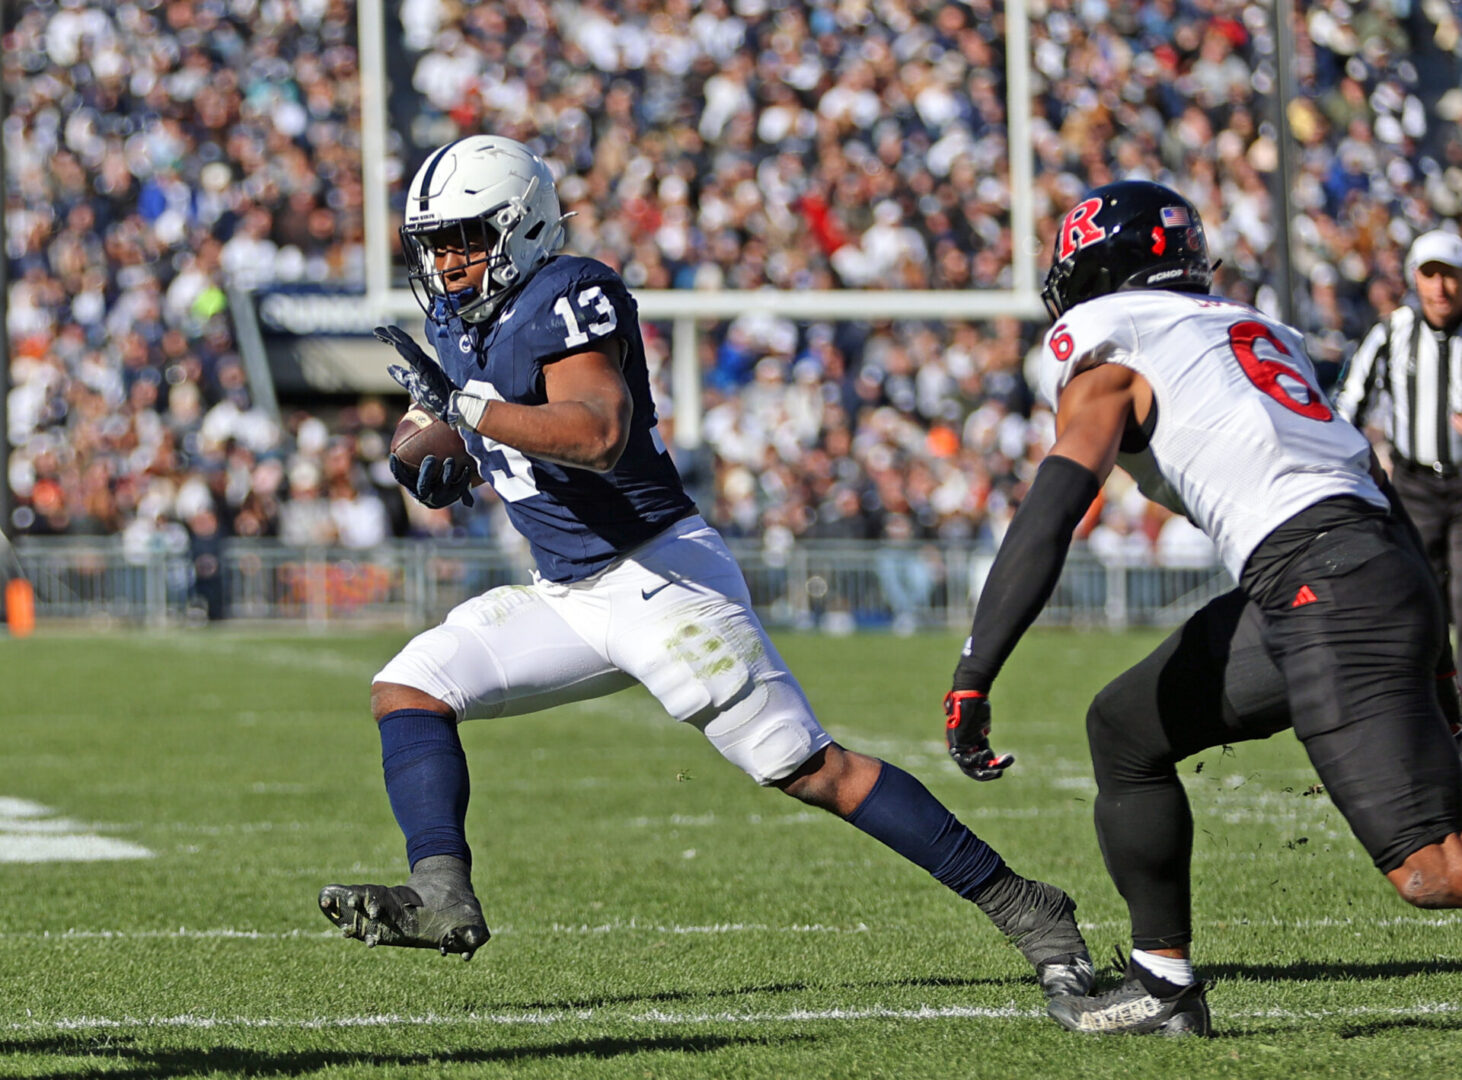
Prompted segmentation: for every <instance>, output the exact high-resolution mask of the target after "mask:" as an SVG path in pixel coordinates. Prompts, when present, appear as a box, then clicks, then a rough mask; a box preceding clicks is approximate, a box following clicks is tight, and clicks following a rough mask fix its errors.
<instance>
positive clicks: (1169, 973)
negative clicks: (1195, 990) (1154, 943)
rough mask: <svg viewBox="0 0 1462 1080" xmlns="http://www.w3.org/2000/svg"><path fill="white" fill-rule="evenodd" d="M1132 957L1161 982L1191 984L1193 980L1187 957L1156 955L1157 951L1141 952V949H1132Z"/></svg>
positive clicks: (1176, 984)
mask: <svg viewBox="0 0 1462 1080" xmlns="http://www.w3.org/2000/svg"><path fill="white" fill-rule="evenodd" d="M1132 959H1133V961H1134V962H1136V963H1138V964H1141V965H1142V966H1143V967H1144V968H1146V969H1147V970H1148V971H1150V972H1152V973H1153V974H1154V975H1156V976H1157V977H1158V978H1159V979H1161V980H1162V981H1163V982H1166V983H1172V984H1173V985H1174V986H1192V985H1193V983H1194V981H1195V980H1194V978H1193V964H1192V963H1191V962H1190V961H1188V960H1187V959H1179V958H1176V957H1172V956H1158V955H1157V953H1150V952H1143V951H1142V950H1141V949H1133V950H1132Z"/></svg>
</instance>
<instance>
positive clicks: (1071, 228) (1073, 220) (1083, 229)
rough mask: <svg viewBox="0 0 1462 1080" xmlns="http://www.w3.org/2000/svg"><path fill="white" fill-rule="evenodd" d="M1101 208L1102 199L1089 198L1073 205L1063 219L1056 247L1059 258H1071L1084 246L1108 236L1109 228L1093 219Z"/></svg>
mask: <svg viewBox="0 0 1462 1080" xmlns="http://www.w3.org/2000/svg"><path fill="white" fill-rule="evenodd" d="M1101 208H1102V201H1101V199H1087V200H1086V201H1085V202H1081V203H1078V204H1077V205H1075V206H1073V207H1072V208H1071V209H1070V210H1069V211H1068V212H1067V214H1066V216H1065V217H1064V218H1062V219H1061V232H1060V236H1059V240H1058V242H1057V249H1056V252H1057V253H1056V257H1057V258H1058V259H1069V258H1071V256H1073V255H1075V254H1076V253H1077V252H1078V251H1080V250H1081V249H1082V248H1085V247H1090V246H1091V245H1092V244H1095V243H1097V242H1098V241H1101V240H1105V239H1106V238H1107V230H1106V229H1103V228H1102V227H1101V226H1099V225H1097V224H1096V223H1095V222H1093V221H1092V220H1091V219H1092V218H1094V217H1096V215H1097V211H1099V210H1100V209H1101Z"/></svg>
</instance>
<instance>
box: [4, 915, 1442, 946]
mask: <svg viewBox="0 0 1462 1080" xmlns="http://www.w3.org/2000/svg"><path fill="white" fill-rule="evenodd" d="M1080 925H1081V928H1082V929H1083V930H1123V929H1126V927H1127V922H1126V921H1125V920H1122V919H1100V920H1093V921H1090V922H1088V921H1086V920H1082V921H1081V924H1080ZM1195 925H1196V926H1197V927H1198V928H1199V929H1223V930H1229V931H1232V930H1241V929H1244V928H1246V927H1247V928H1250V929H1254V930H1314V929H1324V928H1327V927H1354V928H1356V929H1357V930H1366V931H1370V930H1374V929H1377V928H1380V927H1388V926H1423V927H1455V926H1462V913H1449V914H1445V915H1396V916H1391V917H1389V918H1383V919H1378V918H1344V919H1337V918H1319V919H1280V918H1272V917H1271V918H1267V919H1265V918H1260V919H1227V920H1220V921H1213V922H1200V923H1196V924H1195ZM907 929H908V927H906V926H899V927H882V928H880V927H876V926H869V925H868V924H867V923H862V922H860V923H855V924H853V925H852V926H830V925H827V924H826V923H791V924H789V925H785V926H773V925H771V924H770V923H740V922H724V923H703V924H695V923H690V924H681V923H670V924H666V923H657V922H641V921H640V920H639V919H636V918H630V919H615V920H613V921H610V922H604V923H587V922H585V923H550V924H549V925H547V926H524V927H517V926H511V925H507V926H499V927H494V928H493V936H495V937H509V936H525V937H535V936H551V935H557V934H566V935H585V936H588V935H601V934H603V935H607V934H624V933H631V934H636V933H637V934H670V935H675V936H690V935H718V934H877V933H880V932H882V933H899V932H902V931H904V930H907ZM339 936H340V932H339V931H338V930H330V929H323V930H246V929H241V928H238V927H229V926H221V927H211V928H207V929H198V928H193V927H187V926H180V927H178V928H176V929H168V930H76V929H71V930H59V931H55V932H52V931H46V930H22V931H9V932H7V931H0V942H5V941H56V942H61V941H72V940H83V941H95V940H100V941H126V940H157V939H162V940H183V939H192V938H222V939H236V940H240V941H287V940H311V939H318V940H322V941H325V940H334V939H335V938H338V937H339Z"/></svg>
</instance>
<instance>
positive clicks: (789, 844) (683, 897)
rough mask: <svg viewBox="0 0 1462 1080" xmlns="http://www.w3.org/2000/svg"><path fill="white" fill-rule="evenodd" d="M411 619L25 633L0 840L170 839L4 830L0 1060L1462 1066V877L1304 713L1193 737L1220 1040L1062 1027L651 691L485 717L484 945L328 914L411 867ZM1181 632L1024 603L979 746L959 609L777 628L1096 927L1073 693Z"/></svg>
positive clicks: (1328, 1068) (1086, 780)
mask: <svg viewBox="0 0 1462 1080" xmlns="http://www.w3.org/2000/svg"><path fill="white" fill-rule="evenodd" d="M402 640H404V639H403V636H402V635H399V634H398V635H394V636H379V635H378V636H337V637H304V636H298V637H289V636H260V635H248V634H242V633H236V632H227V631H225V632H215V631H212V630H209V631H206V632H201V631H200V632H191V633H187V634H172V635H158V636H152V635H146V634H142V633H135V632H134V633H129V634H125V635H124V634H120V633H119V634H116V635H113V636H106V637H91V636H78V635H70V634H63V635H54V636H46V635H42V636H39V637H37V638H33V639H30V640H26V641H7V640H0V680H3V686H4V687H5V693H4V696H3V704H0V729H3V732H4V762H5V764H4V769H3V773H0V776H3V782H0V852H3V853H9V854H8V855H6V856H5V857H6V858H9V859H12V860H13V859H17V858H20V857H23V856H26V857H37V852H40V853H41V854H43V855H44V854H45V853H46V852H57V851H59V852H63V853H70V854H87V853H88V852H91V853H97V850H98V849H99V847H100V846H102V845H107V844H111V845H114V846H118V845H130V846H131V847H130V848H125V847H124V848H122V849H121V850H122V852H123V853H125V852H126V851H128V850H131V851H132V853H133V854H137V852H136V849H137V848H144V849H146V851H147V852H150V853H151V856H150V857H138V858H129V859H117V860H108V861H46V862H19V861H8V862H7V863H6V864H5V865H4V866H3V867H0V987H3V991H0V1076H4V1077H81V1076H98V1075H106V1076H113V1075H114V1076H119V1077H172V1076H211V1077H236V1076H242V1077H256V1076H267V1077H275V1076H280V1077H296V1076H330V1077H393V1076H395V1077H404V1076H411V1077H453V1078H455V1077H467V1076H474V1077H476V1076H514V1077H575V1078H578V1077H601V1076H602V1077H611V1076H612V1077H634V1078H641V1077H687V1078H698V1077H768V1078H771V1077H797V1078H816V1077H890V1078H906V1077H941V1078H943V1077H1036V1076H1050V1077H1063V1078H1072V1080H1097V1078H1104V1077H1121V1078H1124V1080H1126V1078H1129V1077H1168V1076H1183V1077H1195V1078H1205V1077H1230V1076H1236V1077H1268V1076H1286V1077H1289V1076H1305V1077H1308V1076H1343V1077H1347V1078H1359V1077H1381V1076H1388V1077H1406V1078H1408V1080H1418V1078H1423V1077H1425V1078H1427V1080H1434V1078H1442V1080H1445V1078H1447V1077H1459V1076H1462V1049H1459V1047H1462V1040H1459V1037H1458V1032H1459V1029H1462V916H1459V915H1454V914H1450V913H1430V912H1420V911H1415V910H1413V909H1410V908H1408V907H1406V906H1405V905H1404V904H1402V903H1401V902H1400V901H1399V900H1397V899H1396V898H1395V897H1394V895H1393V894H1392V893H1391V891H1390V888H1389V886H1387V885H1386V884H1385V882H1384V881H1383V880H1382V879H1381V877H1380V876H1379V875H1378V874H1376V873H1375V872H1374V870H1372V869H1371V867H1370V864H1369V861H1368V860H1367V859H1366V857H1365V855H1364V853H1363V852H1362V851H1361V850H1360V848H1359V846H1358V845H1357V844H1356V843H1355V841H1354V840H1353V839H1352V838H1351V837H1350V835H1349V833H1348V832H1347V831H1346V829H1345V826H1344V823H1343V822H1342V821H1341V820H1340V818H1339V815H1338V814H1337V813H1336V812H1335V810H1334V809H1333V807H1332V806H1331V805H1330V803H1329V801H1328V800H1327V799H1326V798H1325V796H1324V795H1323V794H1310V793H1308V792H1307V789H1308V788H1309V787H1310V785H1311V784H1312V783H1313V781H1314V777H1313V775H1312V774H1311V772H1310V770H1309V768H1308V766H1307V764H1306V762H1305V759H1304V756H1303V754H1302V752H1301V751H1300V750H1299V748H1298V746H1297V745H1296V744H1295V743H1294V741H1293V739H1292V738H1291V737H1290V736H1288V735H1281V736H1279V737H1277V738H1275V739H1273V740H1270V741H1269V742H1266V743H1256V744H1250V745H1247V746H1241V747H1238V748H1237V749H1236V750H1235V751H1233V752H1221V751H1213V752H1211V753H1209V754H1207V755H1204V756H1203V757H1202V758H1200V759H1196V760H1194V761H1192V762H1189V763H1187V764H1186V765H1185V766H1184V776H1185V780H1186V782H1187V784H1188V790H1189V792H1190V794H1191V796H1192V799H1193V803H1194V811H1195V815H1196V817H1197V822H1198V845H1197V852H1196V856H1195V880H1196V898H1195V905H1196V910H1195V915H1196V919H1197V923H1198V941H1197V948H1198V951H1199V960H1200V967H1201V969H1202V970H1203V971H1204V972H1205V973H1206V974H1207V975H1208V976H1209V977H1211V978H1212V979H1213V981H1214V985H1213V989H1212V991H1211V994H1210V1002H1211V1004H1212V1007H1213V1011H1214V1019H1215V1025H1216V1027H1217V1028H1218V1033H1219V1037H1218V1038H1215V1039H1212V1040H1203V1041H1198V1040H1188V1041H1177V1042H1169V1041H1162V1040H1158V1039H1150V1038H1149V1039H1142V1038H1125V1039H1123V1038H1106V1039H1092V1038H1082V1037H1078V1036H1073V1035H1070V1034H1067V1033H1065V1032H1063V1031H1061V1030H1059V1029H1058V1028H1057V1027H1056V1026H1055V1025H1054V1024H1052V1023H1051V1022H1050V1021H1048V1020H1047V1019H1045V1018H1044V1015H1043V1013H1042V1011H1041V1001H1040V998H1039V993H1038V991H1037V990H1036V987H1035V985H1034V982H1033V980H1032V979H1031V978H1030V972H1029V971H1028V969H1027V968H1026V967H1025V965H1024V962H1023V961H1022V960H1021V959H1020V957H1019V955H1018V954H1017V953H1016V952H1015V951H1014V950H1012V949H1010V948H1009V947H1008V946H1006V945H1004V944H1003V942H1002V941H1001V940H1000V939H999V938H998V936H997V934H996V933H995V931H994V930H993V929H992V928H991V927H990V926H989V924H988V923H986V922H985V921H984V919H983V918H982V917H981V916H980V915H979V913H978V912H977V911H976V910H974V908H973V907H971V906H969V905H967V904H965V903H963V902H962V901H960V900H958V899H957V898H956V897H953V896H952V895H951V894H949V893H947V892H946V891H945V890H943V889H942V888H941V887H939V886H938V885H936V884H935V883H934V882H933V881H932V880H930V879H929V878H928V877H927V876H926V875H924V874H923V873H922V872H921V871H918V870H916V869H914V868H912V867H910V866H908V865H907V864H905V863H903V862H902V861H901V860H899V859H898V858H897V857H896V856H894V855H893V854H891V853H890V852H888V851H886V850H885V849H883V848H882V847H880V846H879V845H877V844H876V843H874V842H873V841H871V840H868V839H867V838H866V837H863V836H862V835H860V834H858V833H857V832H855V831H854V830H853V829H851V828H849V827H848V826H847V825H845V824H843V823H842V822H840V821H838V820H836V819H834V818H832V817H830V816H826V815H823V814H820V813H816V812H812V811H808V810H806V809H804V808H803V807H801V806H800V805H799V804H796V803H794V802H793V801H791V800H790V799H787V798H786V797H785V796H782V795H780V794H778V793H777V792H775V791H763V790H761V789H759V788H757V787H756V786H755V785H753V784H752V783H751V782H750V781H748V780H746V779H745V778H744V777H743V776H742V775H741V774H740V773H739V772H738V771H736V770H735V769H734V768H732V767H731V766H729V765H726V764H725V763H723V762H722V761H721V760H720V759H719V758H718V757H716V756H715V754H714V753H713V752H712V751H711V750H710V749H709V748H708V747H707V746H706V745H704V744H703V743H702V741H701V740H700V737H699V736H698V735H697V734H696V733H695V732H694V731H693V730H691V729H689V728H684V727H678V726H676V725H675V724H673V723H672V722H670V721H669V720H668V719H666V718H665V717H664V716H663V714H662V713H661V712H660V711H659V709H658V706H657V705H656V704H655V703H654V701H653V700H652V699H651V698H650V697H649V696H648V695H647V694H645V693H643V692H641V691H639V690H635V691H631V692H628V693H625V694H622V695H619V696H616V697H612V698H607V699H603V700H600V701H598V702H592V703H588V704H585V705H581V706H576V707H573V708H566V709H562V710H558V711H555V712H553V713H552V714H549V715H540V716H534V717H527V718H520V719H515V720H506V721H499V722H489V721H479V722H476V723H474V724H470V725H468V726H467V727H465V728H464V729H463V740H464V743H465V744H466V747H467V752H468V758H469V761H470V763H471V766H472V773H473V783H474V789H475V790H474V797H473V802H472V809H471V814H470V817H469V821H468V826H469V835H470V837H471V838H472V840H473V841H474V848H475V852H476V858H477V866H478V870H477V885H478V892H479V894H480V895H481V897H482V900H483V906H484V908H485V909H486V911H487V913H488V921H489V924H490V925H491V926H492V928H493V931H494V938H493V940H492V942H490V943H489V944H488V946H487V947H486V948H484V949H483V950H482V951H481V952H480V953H479V954H478V956H477V957H476V959H474V960H473V961H472V962H471V963H470V964H463V963H462V962H460V961H459V960H457V959H456V958H443V957H440V956H437V955H436V954H434V953H429V952H424V951H414V950H393V949H386V948H381V949H376V950H367V949H365V948H364V947H363V946H362V945H361V944H360V943H358V942H348V941H342V940H340V939H339V938H338V937H337V936H336V934H337V932H336V931H334V930H333V929H332V928H331V927H330V926H329V925H328V924H327V923H326V922H325V920H324V919H323V918H322V917H321V916H320V914H319V912H318V910H317V909H316V906H315V894H316V892H317V891H318V889H319V888H320V886H321V885H323V884H325V883H326V882H328V881H337V880H343V881H360V880H383V881H388V882H389V881H396V880H399V879H400V876H401V874H402V873H403V871H404V867H403V865H402V863H403V853H402V841H401V837H400V835H399V833H398V832H397V829H396V826H395V824H394V822H393V821H392V819H391V816H390V812H389V808H388V806H387V804H386V799H385V795H384V792H383V789H382V786H381V782H380V762H379V747H378V744H377V741H376V736H375V733H374V731H373V730H372V725H371V722H370V719H369V715H368V712H367V709H366V695H367V684H368V681H369V678H370V676H371V674H372V673H373V672H374V671H375V670H376V668H377V667H378V666H379V665H380V663H381V662H383V661H384V660H385V659H386V658H387V657H388V656H389V655H390V654H391V653H392V652H393V651H394V649H395V648H396V647H397V646H398V645H399V644H400V642H401V641H402ZM1156 640H1157V636H1156V635H1154V634H1132V635H1127V636H1107V635H1099V634H1076V633H1064V632H1055V631H1051V632H1039V633H1035V634H1033V635H1032V636H1031V638H1030V639H1029V640H1028V642H1027V643H1026V644H1025V645H1023V646H1022V647H1021V649H1020V650H1018V652H1017V653H1016V656H1015V658H1014V660H1013V661H1012V664H1011V666H1010V668H1009V669H1008V670H1007V673H1006V674H1005V676H1003V677H1002V680H1001V684H1000V686H999V688H998V690H997V696H996V724H997V731H998V736H999V737H998V738H997V740H996V741H997V746H998V747H999V748H1001V749H1010V750H1014V751H1015V752H1016V754H1017V757H1018V758H1019V761H1018V763H1017V765H1016V766H1015V768H1014V769H1013V770H1012V772H1011V774H1010V775H1009V776H1007V777H1006V778H1005V779H1004V780H1002V781H1001V782H1000V783H998V784H989V785H977V784H975V783H972V782H970V781H968V780H966V779H965V778H964V777H962V776H961V775H959V773H958V772H957V771H956V770H955V768H954V766H953V765H952V764H950V763H949V762H948V761H947V759H946V758H945V756H944V753H943V743H942V739H941V724H940V712H939V698H940V696H941V695H942V693H943V691H944V690H945V689H946V688H947V686H948V672H949V669H950V667H951V665H952V662H953V659H954V657H955V652H956V649H957V647H958V642H957V641H956V640H955V639H954V638H952V637H945V636H929V637H919V638H912V639H895V638H888V637H861V638H852V639H843V640H829V639H825V638H817V637H796V636H792V637H783V638H781V639H780V644H781V645H782V647H783V649H784V652H785V654H786V656H787V659H788V661H789V663H790V664H791V665H792V667H793V669H794V670H795V671H796V672H798V673H799V675H800V676H801V678H802V680H803V682H804V685H805V686H806V688H807V690H808V693H809V694H810V696H811V698H812V701H813V703H814V705H816V706H817V708H818V711H819V714H820V715H821V717H822V719H823V721H824V723H825V724H826V726H827V727H828V728H829V729H830V730H831V731H832V732H833V734H834V735H835V737H837V738H838V739H839V740H840V741H841V742H843V743H844V744H846V745H848V746H850V747H853V748H855V749H860V750H864V751H867V752H871V753H876V754H878V755H880V756H883V757H885V758H887V759H889V760H891V761H894V762H896V763H898V764H899V765H901V766H903V767H905V768H907V769H909V770H910V771H912V772H914V773H915V774H916V775H918V776H919V777H921V778H922V779H923V780H924V781H925V782H926V783H927V784H928V785H929V786H930V787H931V788H932V789H933V790H934V791H935V793H936V794H937V795H939V796H940V797H941V798H943V799H944V800H946V801H947V802H948V803H949V805H950V806H951V807H952V808H953V809H954V810H955V811H956V812H957V813H959V814H960V816H961V817H962V818H963V819H964V820H965V821H967V822H968V823H969V824H970V825H972V826H973V827H974V828H975V829H976V831H977V832H979V833H980V834H981V835H983V836H985V837H986V838H987V839H989V840H990V841H991V842H992V843H994V844H995V845H996V846H997V847H998V848H999V849H1000V850H1001V851H1002V852H1004V853H1005V855H1006V856H1007V858H1008V859H1009V861H1010V862H1011V863H1012V864H1013V865H1014V866H1015V867H1016V869H1018V870H1020V871H1022V872H1024V873H1026V874H1030V875H1036V876H1040V877H1044V878H1047V879H1049V880H1051V881H1054V882H1057V883H1059V884H1061V885H1062V886H1064V887H1065V888H1066V889H1068V890H1069V891H1070V892H1071V893H1072V894H1073V895H1075V896H1076V897H1077V899H1078V901H1079V902H1080V905H1081V910H1080V917H1081V920H1082V923H1083V926H1084V927H1085V928H1086V931H1087V937H1088V940H1089V942H1090V944H1091V946H1092V952H1093V954H1094V955H1095V956H1097V958H1098V960H1099V962H1100V963H1102V964H1103V966H1109V964H1108V961H1109V960H1110V958H1111V956H1112V954H1113V950H1114V947H1115V946H1118V945H1121V946H1123V947H1125V945H1126V922H1125V910H1124V908H1123V907H1122V905H1121V903H1120V901H1119V899H1118V897H1117V895H1116V893H1115V891H1114V889H1113V888H1112V886H1111V884H1110V882H1109V881H1108V880H1107V877H1106V874H1105V872H1104V870H1103V868H1102V865H1101V859H1100V856H1099V854H1098V852H1097V848H1096V842H1095V839H1094V835H1093V832H1092V826H1091V815H1090V810H1091V799H1092V795H1093V792H1094V784H1093V782H1092V780H1091V778H1090V765H1089V762H1088V760H1087V757H1086V746H1085V736H1084V733H1083V726H1082V724H1083V717H1084V714H1085V708H1086V702H1087V701H1088V699H1089V698H1090V696H1091V694H1092V693H1093V692H1094V691H1095V690H1096V689H1098V688H1099V687H1100V685H1101V684H1102V683H1103V682H1104V681H1105V680H1106V679H1107V678H1109V677H1110V676H1111V675H1113V674H1115V673H1116V672H1117V671H1118V670H1120V668H1121V667H1123V666H1124V665H1126V664H1128V663H1130V662H1132V661H1133V660H1135V659H1137V658H1138V657H1139V656H1141V655H1142V654H1143V652H1144V651H1145V650H1146V649H1147V648H1149V647H1150V646H1151V645H1152V644H1153V643H1154V642H1155V641H1156ZM1378 752H1384V748H1383V747H1382V748H1378ZM1199 766H1201V768H1200V767H1199ZM19 800H25V801H24V802H21V801H19ZM32 804H41V805H42V806H44V807H46V808H48V810H49V811H50V813H49V814H45V813H42V812H41V811H40V810H38V809H37V808H36V807H35V806H34V805H32ZM86 837H90V839H89V840H88V839H85V838H86ZM88 845H90V847H88ZM17 853H19V854H17ZM27 853H29V854H28V856H27ZM46 857H48V858H49V857H50V856H46ZM1110 975H1111V973H1110V971H1108V976H1109V977H1110Z"/></svg>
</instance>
